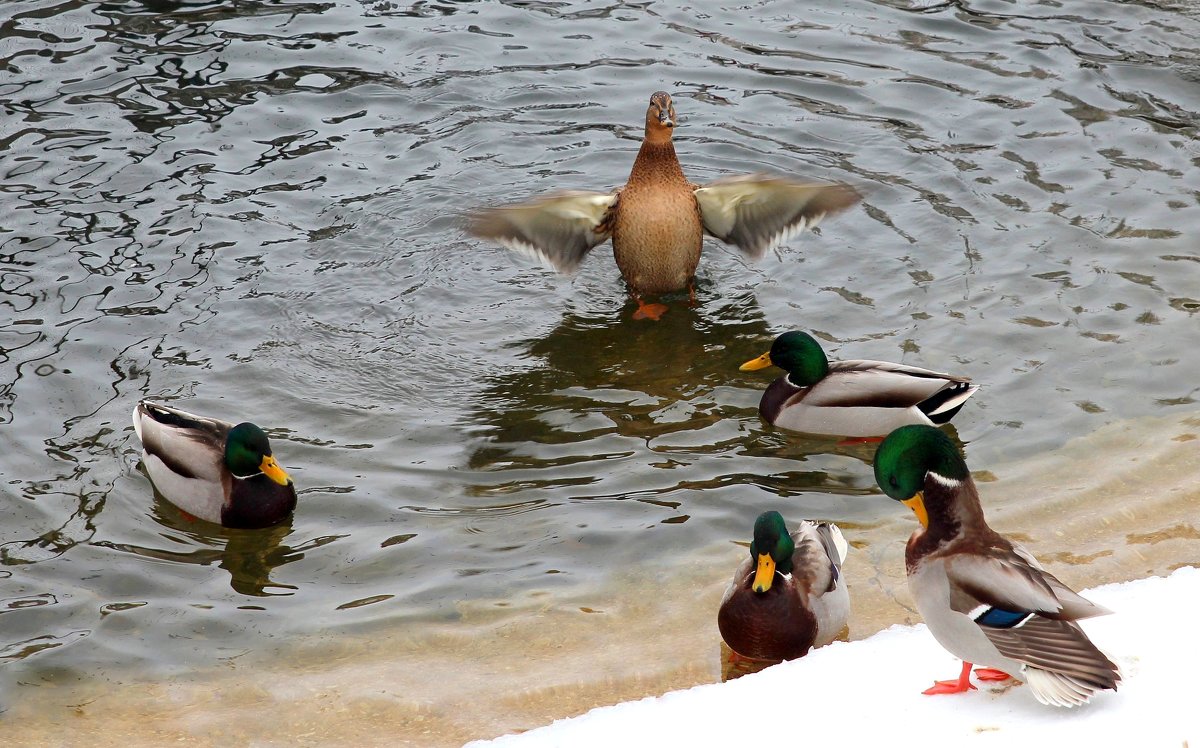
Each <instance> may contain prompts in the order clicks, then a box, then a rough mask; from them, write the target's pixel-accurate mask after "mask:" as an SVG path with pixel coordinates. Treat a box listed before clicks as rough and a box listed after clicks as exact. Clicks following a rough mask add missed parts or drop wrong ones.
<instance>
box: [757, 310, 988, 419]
mask: <svg viewBox="0 0 1200 748" xmlns="http://www.w3.org/2000/svg"><path fill="white" fill-rule="evenodd" d="M772 365H774V366H778V367H779V368H781V369H783V370H784V371H785V372H786V373H785V374H784V375H783V376H781V377H779V378H778V379H776V380H775V381H774V382H772V383H771V385H770V386H769V387H767V390H766V391H765V392H764V393H763V396H762V400H760V401H759V405H758V412H759V413H760V414H761V415H762V417H763V420H765V421H766V422H767V423H770V424H774V425H775V426H778V427H780V428H784V429H789V430H791V431H803V432H805V433H809V434H828V435H835V436H850V437H871V436H884V435H886V434H888V433H889V432H890V431H892V430H893V429H895V428H898V427H900V426H903V425H905V424H910V423H923V424H942V423H946V422H947V421H949V420H950V419H951V418H953V417H954V415H955V414H956V413H958V411H959V410H960V409H961V408H962V406H963V403H965V402H966V401H967V398H969V397H970V396H971V395H973V394H975V391H976V390H977V389H979V386H978V385H975V384H971V380H970V379H968V378H966V377H959V376H954V375H952V374H942V373H940V372H936V371H930V370H929V369H921V368H918V367H916V366H905V365H903V364H890V363H887V362H885V361H867V360H851V361H833V362H830V361H829V359H828V358H826V356H825V351H823V350H822V349H821V344H820V343H818V342H817V341H816V339H814V338H813V336H811V335H809V334H808V333H806V332H800V331H798V330H793V331H791V332H785V333H783V334H782V335H780V336H779V337H777V338H776V339H775V342H774V343H773V344H772V345H771V350H770V351H768V352H766V353H764V354H763V355H761V356H759V357H758V358H756V359H753V360H751V361H747V362H746V363H744V364H742V365H741V367H740V368H741V370H742V371H754V370H756V369H764V368H766V367H768V366H772Z"/></svg>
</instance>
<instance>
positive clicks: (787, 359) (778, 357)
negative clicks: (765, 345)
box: [741, 330, 829, 387]
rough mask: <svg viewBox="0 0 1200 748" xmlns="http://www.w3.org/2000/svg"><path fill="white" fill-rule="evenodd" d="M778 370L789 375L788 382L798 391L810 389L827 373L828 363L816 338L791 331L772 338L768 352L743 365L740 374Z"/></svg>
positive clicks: (804, 333)
mask: <svg viewBox="0 0 1200 748" xmlns="http://www.w3.org/2000/svg"><path fill="white" fill-rule="evenodd" d="M772 365H773V366H778V367H779V368H780V369H783V370H784V371H786V372H787V373H788V379H790V380H791V381H792V384H795V385H797V386H799V387H811V386H812V385H814V384H816V383H817V382H819V381H821V380H822V379H824V378H825V375H826V374H828V373H829V359H828V358H826V357H825V351H824V350H822V349H821V344H820V343H818V342H817V340H816V338H814V337H813V336H811V335H809V334H808V333H806V332H800V331H799V330H792V331H791V332H785V333H784V334H782V335H780V336H779V337H777V338H775V342H774V343H772V344H771V350H770V351H768V352H767V353H764V354H763V355H761V356H759V357H758V358H756V359H753V360H751V361H747V362H746V363H744V364H742V366H741V370H742V371H754V370H755V369H762V368H765V367H767V366H772Z"/></svg>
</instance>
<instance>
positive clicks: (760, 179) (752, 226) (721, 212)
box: [694, 174, 862, 260]
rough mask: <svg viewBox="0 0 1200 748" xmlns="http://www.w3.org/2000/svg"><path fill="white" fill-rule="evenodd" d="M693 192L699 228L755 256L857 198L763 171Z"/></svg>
mask: <svg viewBox="0 0 1200 748" xmlns="http://www.w3.org/2000/svg"><path fill="white" fill-rule="evenodd" d="M694 194H695V195H696V201H697V202H698V203H699V204H700V214H701V217H702V218H703V220H704V230H705V231H707V232H708V233H709V234H712V235H713V236H715V237H717V238H718V239H720V240H722V241H725V242H728V243H730V244H733V245H734V246H736V247H737V248H738V249H740V250H742V251H743V252H745V253H746V254H747V255H749V256H750V257H751V258H753V259H755V260H757V259H760V258H761V257H762V256H763V255H764V254H766V253H767V251H768V250H770V249H772V248H774V247H777V246H779V245H780V244H783V243H784V242H786V241H788V240H789V239H791V238H792V237H794V236H796V235H797V234H799V233H800V232H802V231H804V230H805V229H811V228H812V227H814V226H816V225H817V224H818V223H819V222H820V221H821V219H823V218H824V217H825V216H827V215H833V214H836V213H840V212H841V211H843V210H845V209H847V208H849V207H850V206H852V205H854V204H855V203H857V202H858V201H859V200H861V199H862V198H861V196H860V195H859V194H858V193H857V192H855V191H854V190H853V189H851V188H850V187H847V186H845V185H839V184H803V183H799V182H792V181H790V180H787V179H780V178H778V177H770V176H766V175H764V174H749V175H743V176H736V177H726V178H724V179H718V180H716V181H715V182H709V183H708V184H706V185H703V186H701V187H699V188H697V189H696V190H695V193H694Z"/></svg>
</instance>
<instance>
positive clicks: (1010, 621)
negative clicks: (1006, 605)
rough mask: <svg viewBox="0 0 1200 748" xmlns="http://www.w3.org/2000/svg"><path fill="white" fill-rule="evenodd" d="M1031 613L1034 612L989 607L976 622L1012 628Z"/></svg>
mask: <svg viewBox="0 0 1200 748" xmlns="http://www.w3.org/2000/svg"><path fill="white" fill-rule="evenodd" d="M1031 615H1033V614H1032V613H1025V612H1021V611H1012V610H1004V609H1003V608H988V609H987V610H985V611H983V613H981V614H979V615H978V616H976V618H975V623H978V624H979V625H980V626H991V627H992V628H996V629H1011V628H1012V627H1013V626H1016V625H1017V624H1018V623H1020V622H1021V621H1024V620H1025V619H1026V618H1028V617H1029V616H1031Z"/></svg>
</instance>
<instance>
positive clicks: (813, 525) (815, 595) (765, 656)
mask: <svg viewBox="0 0 1200 748" xmlns="http://www.w3.org/2000/svg"><path fill="white" fill-rule="evenodd" d="M846 550H847V546H846V541H845V540H844V539H843V538H842V533H841V531H840V530H838V528H837V525H834V524H831V523H829V522H809V521H807V520H805V521H804V522H801V523H800V527H799V528H797V530H796V531H795V532H793V533H792V534H790V535H789V534H788V531H787V525H786V524H785V523H784V521H783V517H782V516H781V515H780V514H779V512H764V513H763V514H761V515H759V517H758V519H757V520H755V522H754V541H753V542H752V543H751V544H750V557H749V558H746V559H744V560H743V561H742V563H741V564H740V565H739V566H738V568H737V571H736V572H734V574H733V581H732V582H730V584H729V587H728V589H726V590H725V597H724V598H723V599H722V600H721V608H720V611H719V612H718V613H717V628H719V629H720V630H721V638H723V639H724V640H725V643H726V644H728V645H729V648H730V649H732V650H733V651H734V652H736V653H738V654H740V655H742V656H743V657H751V658H754V659H759V660H791V659H795V658H797V657H803V656H804V655H805V654H807V653H808V650H809V649H810V648H811V647H820V646H823V645H825V644H828V643H830V642H831V641H833V640H834V639H835V638H836V637H837V635H838V634H839V633H841V631H842V629H843V628H845V626H846V619H847V618H848V617H849V615H850V596H849V593H848V592H847V591H846V582H845V580H844V579H842V573H841V567H842V561H844V560H845V558H846Z"/></svg>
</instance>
